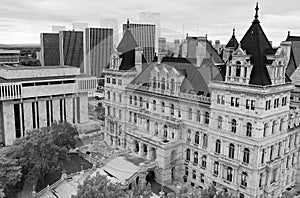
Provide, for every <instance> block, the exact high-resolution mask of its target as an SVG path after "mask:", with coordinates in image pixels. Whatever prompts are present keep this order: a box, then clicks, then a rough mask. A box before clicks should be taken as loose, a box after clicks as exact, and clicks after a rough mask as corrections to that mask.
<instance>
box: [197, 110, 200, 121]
mask: <svg viewBox="0 0 300 198" xmlns="http://www.w3.org/2000/svg"><path fill="white" fill-rule="evenodd" d="M196 121H197V122H201V114H200V111H199V110H197V118H196Z"/></svg>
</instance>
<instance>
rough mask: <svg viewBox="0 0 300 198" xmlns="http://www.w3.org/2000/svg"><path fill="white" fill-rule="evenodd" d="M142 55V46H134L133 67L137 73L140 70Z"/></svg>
mask: <svg viewBox="0 0 300 198" xmlns="http://www.w3.org/2000/svg"><path fill="white" fill-rule="evenodd" d="M142 55H143V48H142V47H136V48H135V69H136V71H137V72H138V74H139V73H141V71H142V69H143V68H142V64H143V62H142Z"/></svg>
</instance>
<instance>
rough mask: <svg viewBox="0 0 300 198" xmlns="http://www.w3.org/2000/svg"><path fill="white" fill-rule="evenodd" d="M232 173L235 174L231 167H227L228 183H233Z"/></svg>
mask: <svg viewBox="0 0 300 198" xmlns="http://www.w3.org/2000/svg"><path fill="white" fill-rule="evenodd" d="M232 172H233V169H232V168H231V167H229V166H228V167H227V177H226V179H227V181H230V182H232V178H233V177H232Z"/></svg>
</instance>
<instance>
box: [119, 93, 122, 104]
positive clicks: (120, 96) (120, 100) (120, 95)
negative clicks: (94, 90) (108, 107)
mask: <svg viewBox="0 0 300 198" xmlns="http://www.w3.org/2000/svg"><path fill="white" fill-rule="evenodd" d="M119 103H122V94H120V93H119Z"/></svg>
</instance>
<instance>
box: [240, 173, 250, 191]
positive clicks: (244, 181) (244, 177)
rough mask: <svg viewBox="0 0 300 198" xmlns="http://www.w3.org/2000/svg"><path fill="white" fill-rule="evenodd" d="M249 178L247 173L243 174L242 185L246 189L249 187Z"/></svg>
mask: <svg viewBox="0 0 300 198" xmlns="http://www.w3.org/2000/svg"><path fill="white" fill-rule="evenodd" d="M247 177H248V174H247V173H246V172H242V176H241V185H242V186H244V187H247Z"/></svg>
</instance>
